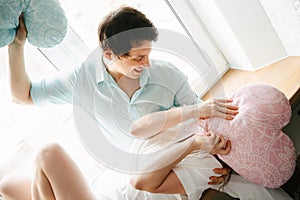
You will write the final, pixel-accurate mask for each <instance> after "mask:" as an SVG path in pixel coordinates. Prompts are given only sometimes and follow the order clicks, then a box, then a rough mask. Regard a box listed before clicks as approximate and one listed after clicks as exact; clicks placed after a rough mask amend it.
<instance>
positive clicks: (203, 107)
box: [197, 99, 239, 120]
mask: <svg viewBox="0 0 300 200" xmlns="http://www.w3.org/2000/svg"><path fill="white" fill-rule="evenodd" d="M231 103H232V100H231V99H218V100H212V101H207V102H203V103H200V104H198V110H197V115H198V116H199V118H200V119H207V118H210V117H221V118H224V119H228V120H231V119H233V118H234V117H235V115H237V114H238V113H239V112H238V109H239V108H238V107H237V106H234V105H232V104H231Z"/></svg>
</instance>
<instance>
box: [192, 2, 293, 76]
mask: <svg viewBox="0 0 300 200" xmlns="http://www.w3.org/2000/svg"><path fill="white" fill-rule="evenodd" d="M189 2H190V3H191V4H192V6H193V8H194V10H195V11H196V13H197V14H198V15H199V17H200V19H201V20H202V22H203V23H204V24H205V25H206V27H207V29H208V31H209V32H210V33H211V35H212V37H213V39H214V40H215V42H216V44H217V45H218V47H219V48H220V49H221V50H222V52H223V54H224V56H225V57H226V59H227V60H228V62H229V64H230V67H231V68H237V69H245V70H251V71H254V70H256V69H259V68H260V67H263V66H265V65H267V64H270V63H272V62H274V61H277V60H279V59H282V58H284V57H286V56H287V53H286V50H285V48H284V46H283V44H282V42H281V40H280V38H279V37H278V35H277V33H276V31H275V30H274V28H273V26H272V24H271V22H270V20H269V18H268V16H267V14H266V12H265V11H264V9H263V7H262V5H261V3H260V1H259V0H226V1H225V0H189Z"/></svg>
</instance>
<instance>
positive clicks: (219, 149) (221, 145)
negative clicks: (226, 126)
mask: <svg viewBox="0 0 300 200" xmlns="http://www.w3.org/2000/svg"><path fill="white" fill-rule="evenodd" d="M230 150H231V142H230V140H227V141H226V140H225V139H224V137H223V136H219V141H218V142H217V143H216V144H215V146H214V147H213V148H212V149H211V150H210V153H211V154H213V155H216V154H219V155H227V154H229V152H230Z"/></svg>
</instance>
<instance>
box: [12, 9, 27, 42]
mask: <svg viewBox="0 0 300 200" xmlns="http://www.w3.org/2000/svg"><path fill="white" fill-rule="evenodd" d="M26 37H27V29H26V26H25V23H24V17H23V14H21V15H20V17H19V26H18V28H17V32H16V36H15V39H14V41H13V42H12V43H11V44H13V45H18V46H23V45H24V44H25V42H26Z"/></svg>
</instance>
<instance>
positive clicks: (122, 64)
mask: <svg viewBox="0 0 300 200" xmlns="http://www.w3.org/2000/svg"><path fill="white" fill-rule="evenodd" d="M151 43H152V42H151V41H148V40H145V41H142V42H139V43H138V44H137V45H135V46H136V47H134V48H132V49H131V50H130V51H129V52H128V56H126V57H120V58H117V57H115V58H114V61H113V62H112V64H111V66H109V70H110V71H111V72H113V73H114V72H116V73H118V74H119V75H121V76H122V75H124V76H126V77H128V78H132V79H137V78H139V77H140V75H141V73H142V71H143V70H144V68H145V67H149V54H150V52H151Z"/></svg>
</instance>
